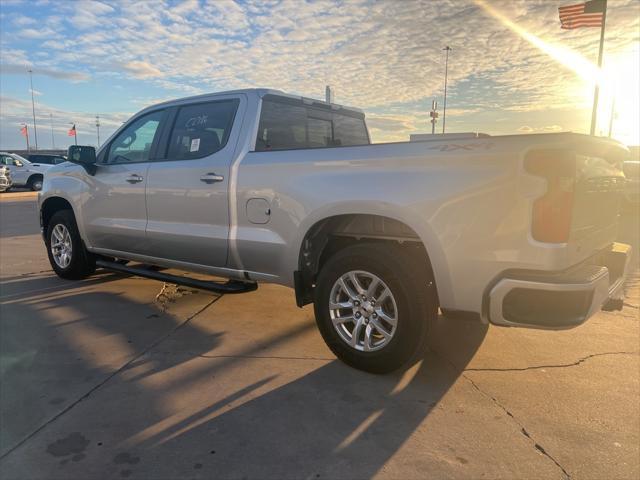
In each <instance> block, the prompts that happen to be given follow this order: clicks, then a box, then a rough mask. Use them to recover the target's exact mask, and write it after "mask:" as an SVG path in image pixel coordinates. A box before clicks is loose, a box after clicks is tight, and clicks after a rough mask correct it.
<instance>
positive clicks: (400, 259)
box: [314, 243, 437, 373]
mask: <svg viewBox="0 0 640 480" xmlns="http://www.w3.org/2000/svg"><path fill="white" fill-rule="evenodd" d="M428 270H429V269H428V268H426V265H425V262H415V260H414V261H412V259H411V257H410V255H409V253H408V252H407V251H406V250H405V249H403V248H401V247H400V246H396V245H394V244H387V243H366V244H355V245H352V246H349V247H346V248H344V249H342V250H340V251H338V252H337V253H335V254H334V255H333V256H332V257H331V258H330V259H329V260H328V261H327V262H326V263H325V264H324V266H323V267H322V269H321V271H320V274H319V275H318V279H317V282H316V288H315V299H314V306H315V314H316V322H317V324H318V328H319V329H320V333H321V334H322V336H323V338H324V340H325V342H326V343H327V345H328V346H329V348H330V349H331V351H332V352H333V353H334V354H335V355H336V356H337V357H338V358H340V359H341V360H342V361H344V362H345V363H347V364H348V365H351V366H353V367H355V368H358V369H360V370H365V371H368V372H372V373H387V372H391V371H393V370H395V369H397V368H399V367H401V366H403V365H404V364H405V363H407V362H408V361H409V360H410V359H411V358H413V357H415V356H416V355H417V354H419V353H421V351H422V347H424V345H425V338H426V334H427V327H428V325H429V323H430V322H431V321H432V319H434V318H435V316H436V314H437V302H436V300H435V298H436V297H435V295H434V294H433V282H432V279H431V278H429V274H428Z"/></svg>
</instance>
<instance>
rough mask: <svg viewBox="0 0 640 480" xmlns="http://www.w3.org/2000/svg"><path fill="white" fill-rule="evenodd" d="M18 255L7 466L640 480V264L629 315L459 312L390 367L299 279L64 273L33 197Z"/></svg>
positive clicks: (58, 472)
mask: <svg viewBox="0 0 640 480" xmlns="http://www.w3.org/2000/svg"><path fill="white" fill-rule="evenodd" d="M634 213H635V216H634V215H633V214H634ZM637 235H638V215H637V212H632V215H629V216H627V217H626V220H625V224H624V228H623V230H622V231H621V240H622V241H625V240H626V241H631V242H632V243H634V248H635V249H636V251H637V247H638V239H637ZM0 253H1V257H2V261H1V265H0V268H1V271H0V276H1V279H0V296H1V303H0V316H1V320H0V360H1V361H0V374H1V377H0V382H1V383H0V422H1V423H0V426H1V428H0V477H1V478H3V479H26V478H29V479H30V478H34V479H36V478H43V479H44V478H46V479H52V478H53V479H56V478H60V479H63V478H64V479H94V478H144V479H149V478H152V479H155V478H158V479H161V478H162V479H164V478H167V479H169V478H260V479H262V478H273V479H280V478H291V479H294V478H295V479H298V478H308V479H316V478H318V479H321V478H345V479H351V478H370V477H377V478H393V479H395V478H398V479H399V478H403V479H405V478H568V477H570V478H576V479H577V478H585V479H589V478H593V479H599V478H629V479H631V478H638V476H640V459H639V443H640V433H639V432H640V405H639V404H638V398H639V393H640V385H639V377H640V369H639V366H640V365H639V357H638V350H639V339H640V322H639V319H638V303H639V298H638V297H639V296H638V292H639V290H640V288H639V284H638V278H640V277H639V276H638V273H639V271H638V264H637V262H636V264H635V274H634V275H635V276H634V279H633V280H632V282H630V290H629V297H628V298H627V301H626V304H625V308H624V310H623V311H622V312H615V313H605V312H602V313H599V314H598V315H597V316H596V317H595V318H593V319H591V320H590V321H589V322H587V323H586V324H585V325H583V326H581V327H578V328H576V329H573V330H569V331H563V332H545V331H533V330H522V329H505V328H496V327H489V328H487V327H484V326H481V325H477V324H474V323H467V322H453V321H450V320H446V319H442V318H440V319H439V320H438V323H437V325H436V329H435V332H434V334H433V335H432V338H431V351H430V352H429V353H427V354H426V356H425V358H424V359H423V360H422V361H421V362H420V363H418V364H416V365H414V366H413V367H412V368H411V369H409V370H407V371H405V372H397V373H394V374H391V375H386V376H374V375H369V374H365V373H362V372H359V371H356V370H353V369H351V368H349V367H346V366H345V365H343V364H342V363H341V362H339V361H337V360H335V358H334V357H333V356H332V354H331V352H330V351H329V350H328V349H327V348H326V347H325V345H324V343H323V342H322V339H321V337H320V335H319V334H318V332H317V331H316V328H315V324H314V320H313V313H312V310H311V309H310V308H309V307H307V308H305V309H298V308H296V307H295V302H294V299H293V294H292V292H291V291H290V290H288V289H285V288H281V287H277V286H271V285H261V287H260V288H259V290H258V291H256V292H253V293H249V294H244V295H236V296H231V295H230V296H224V297H218V296H215V295H210V294H207V293H203V292H199V291H194V290H190V289H184V288H176V287H172V286H163V284H161V283H158V282H154V281H151V280H144V279H140V278H135V277H126V276H122V275H113V274H109V273H102V274H99V275H96V276H95V277H93V278H91V279H88V280H86V281H83V282H66V281H62V280H60V279H58V278H56V277H55V276H54V275H53V274H52V273H51V272H50V270H49V265H48V262H47V260H46V255H45V252H44V248H43V245H42V240H41V238H40V236H39V231H38V225H37V215H36V210H35V204H34V202H33V201H20V202H2V204H1V205H0Z"/></svg>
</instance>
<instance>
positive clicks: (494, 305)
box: [487, 243, 631, 329]
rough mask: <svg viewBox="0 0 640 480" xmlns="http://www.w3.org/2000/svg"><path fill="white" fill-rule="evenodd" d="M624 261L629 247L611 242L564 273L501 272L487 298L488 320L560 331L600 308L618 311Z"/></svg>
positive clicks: (622, 285) (582, 321)
mask: <svg viewBox="0 0 640 480" xmlns="http://www.w3.org/2000/svg"><path fill="white" fill-rule="evenodd" d="M630 258H631V247H630V246H629V245H625V244H622V243H614V244H613V245H612V246H611V247H610V248H609V249H607V250H605V251H603V252H600V253H599V254H598V255H597V256H596V257H594V258H592V259H590V260H589V261H588V262H587V263H584V264H580V265H577V266H576V267H573V268H571V269H569V270H567V271H564V272H557V273H549V272H512V273H510V274H507V275H505V276H503V277H502V278H501V279H499V280H498V282H497V283H496V284H495V285H494V286H493V288H492V289H491V290H490V292H489V294H488V308H487V313H488V317H489V320H490V321H491V322H492V323H494V324H496V325H504V326H518V327H529V328H542V329H564V328H571V327H575V326H577V325H580V324H582V323H584V322H585V321H586V320H587V319H588V318H589V317H591V316H592V315H593V314H595V313H596V312H598V311H599V310H600V309H601V308H602V307H603V306H605V304H607V305H608V306H613V308H616V307H618V308H620V307H621V305H622V299H623V298H624V282H625V278H626V276H627V273H628V269H629V264H630V262H629V261H630ZM608 309H611V308H608Z"/></svg>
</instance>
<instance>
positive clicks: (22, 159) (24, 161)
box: [11, 153, 31, 164]
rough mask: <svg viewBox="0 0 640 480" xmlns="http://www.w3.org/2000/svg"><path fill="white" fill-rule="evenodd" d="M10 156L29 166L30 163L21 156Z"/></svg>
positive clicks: (13, 154) (14, 154) (15, 154)
mask: <svg viewBox="0 0 640 480" xmlns="http://www.w3.org/2000/svg"><path fill="white" fill-rule="evenodd" d="M11 156H12V157H13V158H15V159H16V160H20V161H21V162H22V163H29V164H30V163H31V162H30V161H29V160H27V159H26V158H24V157H23V156H22V155H18V154H17V153H12V154H11Z"/></svg>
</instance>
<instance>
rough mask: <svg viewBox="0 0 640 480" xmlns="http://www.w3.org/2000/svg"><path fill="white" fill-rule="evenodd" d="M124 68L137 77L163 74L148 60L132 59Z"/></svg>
mask: <svg viewBox="0 0 640 480" xmlns="http://www.w3.org/2000/svg"><path fill="white" fill-rule="evenodd" d="M124 68H125V69H126V70H128V71H129V72H131V74H132V75H133V76H134V77H136V78H153V77H160V76H162V72H161V71H160V70H158V69H157V68H156V67H154V66H153V65H151V64H150V63H148V62H143V61H131V62H128V63H125V64H124Z"/></svg>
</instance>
